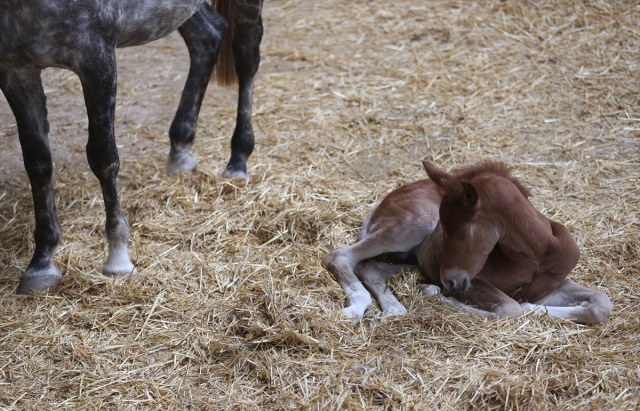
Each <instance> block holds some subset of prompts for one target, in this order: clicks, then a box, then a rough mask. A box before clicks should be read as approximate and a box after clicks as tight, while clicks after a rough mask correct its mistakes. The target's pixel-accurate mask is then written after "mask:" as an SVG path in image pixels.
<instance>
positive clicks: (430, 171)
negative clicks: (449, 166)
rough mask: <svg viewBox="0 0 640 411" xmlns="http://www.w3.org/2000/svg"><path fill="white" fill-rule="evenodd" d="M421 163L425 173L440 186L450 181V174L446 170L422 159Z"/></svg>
mask: <svg viewBox="0 0 640 411" xmlns="http://www.w3.org/2000/svg"><path fill="white" fill-rule="evenodd" d="M422 165H423V166H424V170H425V171H426V172H427V175H428V176H429V178H430V179H431V180H433V182H434V183H436V184H437V185H439V186H440V187H444V186H445V185H447V186H448V185H449V184H448V183H450V181H451V176H450V175H449V174H448V173H447V172H445V171H442V170H440V169H439V168H438V167H436V166H434V165H433V164H431V163H430V162H428V161H423V162H422Z"/></svg>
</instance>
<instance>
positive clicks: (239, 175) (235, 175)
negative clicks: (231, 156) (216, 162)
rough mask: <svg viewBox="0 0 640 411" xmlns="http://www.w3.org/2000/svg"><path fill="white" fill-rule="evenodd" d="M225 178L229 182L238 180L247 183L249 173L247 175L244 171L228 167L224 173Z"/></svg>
mask: <svg viewBox="0 0 640 411" xmlns="http://www.w3.org/2000/svg"><path fill="white" fill-rule="evenodd" d="M225 177H227V178H228V179H230V180H234V179H239V180H245V181H249V173H247V172H246V170H234V169H232V168H231V167H228V168H227V171H225Z"/></svg>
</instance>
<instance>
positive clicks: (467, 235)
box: [458, 231, 470, 241]
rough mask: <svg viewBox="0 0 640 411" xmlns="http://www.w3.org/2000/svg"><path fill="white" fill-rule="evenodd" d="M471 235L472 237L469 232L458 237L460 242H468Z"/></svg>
mask: <svg viewBox="0 0 640 411" xmlns="http://www.w3.org/2000/svg"><path fill="white" fill-rule="evenodd" d="M469 235H470V232H469V231H467V232H464V233H462V234H460V235H459V236H458V240H460V241H462V240H466V239H467V238H469Z"/></svg>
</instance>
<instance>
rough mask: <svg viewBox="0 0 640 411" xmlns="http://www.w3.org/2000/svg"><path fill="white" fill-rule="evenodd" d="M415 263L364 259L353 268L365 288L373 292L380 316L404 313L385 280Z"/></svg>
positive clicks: (410, 267) (404, 310) (413, 266)
mask: <svg viewBox="0 0 640 411" xmlns="http://www.w3.org/2000/svg"><path fill="white" fill-rule="evenodd" d="M416 267H417V266H415V265H409V264H389V263H385V262H382V261H366V262H364V263H360V264H358V265H357V266H356V268H355V273H356V275H357V276H358V277H359V278H361V279H362V281H363V282H364V284H365V285H366V286H367V289H368V290H369V291H370V292H371V294H373V296H374V298H375V299H376V300H377V301H378V303H379V304H380V308H381V309H382V316H383V317H386V316H389V315H404V314H406V313H407V309H406V308H405V307H404V305H402V303H401V302H400V301H398V299H397V298H396V296H395V295H393V292H392V291H391V288H389V286H388V285H387V282H388V281H389V279H390V278H391V277H393V276H394V275H396V274H398V273H400V272H401V271H402V270H403V269H407V270H410V269H413V268H416Z"/></svg>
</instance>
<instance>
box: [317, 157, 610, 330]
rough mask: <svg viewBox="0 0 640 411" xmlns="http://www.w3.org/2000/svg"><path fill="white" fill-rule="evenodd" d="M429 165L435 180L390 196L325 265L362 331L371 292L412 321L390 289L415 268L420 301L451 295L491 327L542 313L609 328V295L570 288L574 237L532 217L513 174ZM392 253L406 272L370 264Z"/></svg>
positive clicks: (493, 168) (490, 166)
mask: <svg viewBox="0 0 640 411" xmlns="http://www.w3.org/2000/svg"><path fill="white" fill-rule="evenodd" d="M423 165H424V168H425V170H426V171H427V174H428V175H429V179H425V180H420V181H417V182H414V183H411V184H407V185H405V186H402V187H400V188H398V189H397V190H394V191H393V192H391V193H390V194H389V195H387V196H386V197H385V198H384V199H383V200H382V201H381V202H380V204H379V205H378V206H377V207H376V208H375V209H374V210H373V211H372V212H371V214H369V216H368V217H367V218H366V220H365V222H364V224H363V226H362V230H361V232H360V235H359V236H358V240H357V241H356V242H355V243H354V244H353V245H349V246H345V247H341V248H338V249H337V250H335V251H333V252H331V253H329V254H328V255H327V256H326V257H325V258H324V259H323V260H322V264H323V265H324V266H325V267H326V268H327V270H329V271H330V272H331V273H332V274H333V275H334V276H335V278H336V280H337V281H338V282H339V283H340V285H341V286H342V288H343V289H344V291H345V292H346V293H347V300H348V303H349V304H348V306H347V307H346V308H345V309H344V310H343V313H344V314H346V315H347V316H349V317H352V318H353V319H354V321H355V322H358V321H359V320H360V319H361V318H362V316H363V315H364V312H365V310H366V309H367V308H368V307H369V306H370V305H371V296H370V295H369V291H370V292H371V293H372V294H373V295H374V297H375V298H376V299H377V300H378V302H379V303H380V307H381V308H382V311H383V315H393V314H395V315H402V314H405V313H406V312H407V310H406V308H405V307H404V306H403V305H402V304H401V303H400V302H399V301H398V300H397V299H396V297H395V296H394V295H393V293H392V292H391V290H390V289H389V288H388V287H387V280H388V279H389V278H390V277H391V276H393V275H394V274H397V273H399V272H401V271H402V269H403V268H415V265H412V263H415V262H417V266H418V267H419V269H420V271H421V272H422V274H423V275H424V276H425V277H426V278H427V279H428V280H429V281H430V282H431V283H432V284H428V285H423V286H421V291H422V293H423V294H437V293H439V292H440V290H441V287H444V289H445V295H447V296H448V298H443V301H444V302H446V303H447V304H448V305H450V306H452V307H454V308H457V309H461V310H466V311H470V312H472V313H476V314H479V315H481V316H483V317H487V318H503V317H517V316H519V315H521V314H522V313H523V312H528V311H534V312H535V313H548V314H549V315H551V316H553V317H562V318H566V319H569V320H572V321H575V322H578V323H585V324H596V323H603V322H605V321H607V319H608V318H609V316H610V315H611V302H610V300H609V298H608V297H607V295H606V294H604V293H602V292H600V291H596V290H591V289H589V288H586V287H583V286H581V285H578V284H576V283H575V282H573V281H570V280H568V279H567V275H568V274H569V272H571V270H572V269H573V268H574V267H575V265H576V264H577V262H578V259H579V257H580V251H579V249H578V246H577V244H576V242H575V241H574V240H573V238H572V237H571V235H570V234H569V231H568V230H567V229H566V228H565V227H564V226H563V225H562V224H559V223H557V222H555V221H552V220H550V219H548V218H546V217H545V216H544V215H542V214H541V213H539V212H538V211H536V210H535V209H534V208H533V206H532V205H531V203H530V202H529V200H528V197H529V196H530V193H529V191H528V190H527V189H526V188H525V187H524V186H522V184H521V183H520V181H518V179H516V178H515V177H513V176H512V175H511V173H510V172H509V169H508V167H507V166H506V165H504V164H503V163H500V162H483V163H480V164H478V165H475V166H471V167H467V168H463V169H461V170H458V171H456V172H454V173H453V174H448V173H446V172H444V171H442V170H440V169H438V168H436V167H435V166H434V165H432V164H430V163H428V162H423ZM387 253H390V254H391V256H392V257H393V260H394V261H397V262H399V263H400V264H390V263H386V262H382V261H375V260H371V258H373V257H376V256H379V255H381V254H387ZM362 283H364V286H363V284H362ZM365 286H366V288H365ZM367 289H368V290H369V291H367Z"/></svg>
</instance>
